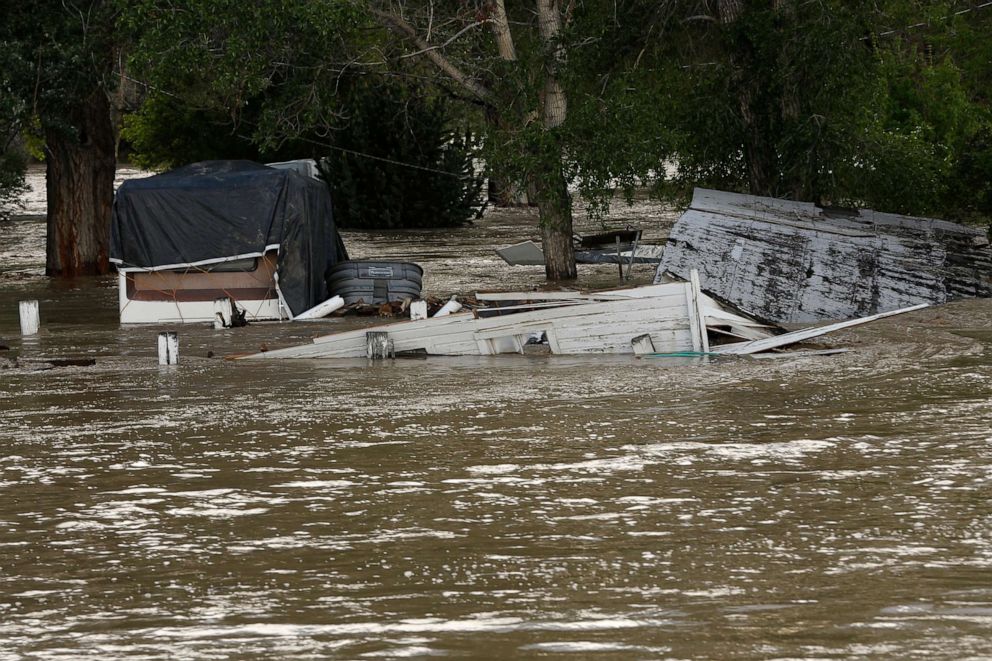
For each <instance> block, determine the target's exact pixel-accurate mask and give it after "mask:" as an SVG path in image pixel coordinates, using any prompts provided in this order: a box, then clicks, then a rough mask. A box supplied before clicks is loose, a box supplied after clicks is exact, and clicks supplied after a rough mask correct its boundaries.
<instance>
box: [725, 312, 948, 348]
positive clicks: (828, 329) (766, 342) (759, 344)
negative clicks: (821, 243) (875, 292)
mask: <svg viewBox="0 0 992 661" xmlns="http://www.w3.org/2000/svg"><path fill="white" fill-rule="evenodd" d="M927 307H930V306H929V305H928V304H926V303H922V304H920V305H913V306H911V307H908V308H903V309H901V310H892V311H890V312H882V313H879V314H875V315H872V316H870V317H862V318H861V319H850V320H848V321H840V322H837V323H835V324H827V325H826V326H819V327H817V328H804V329H802V330H797V331H793V332H791V333H785V334H783V335H775V336H774V337H767V338H765V339H762V340H753V341H751V342H737V343H735V344H724V345H722V346H719V347H714V348H713V353H719V354H726V355H737V356H740V355H746V354H752V353H758V352H759V351H769V350H770V349H776V348H778V347H784V346H787V345H789V344H796V343H797V342H803V341H804V340H810V339H813V338H814V337H819V336H821V335H826V334H827V333H832V332H834V331H838V330H841V329H844V328H852V327H854V326H860V325H861V324H867V323H869V322H871V321H876V320H878V319H884V318H885V317H892V316H894V315H897V314H904V313H906V312H913V311H915V310H922V309H923V308H927Z"/></svg>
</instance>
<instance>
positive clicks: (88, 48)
mask: <svg viewBox="0 0 992 661" xmlns="http://www.w3.org/2000/svg"><path fill="white" fill-rule="evenodd" d="M114 18H115V7H114V3H113V2H112V1H111V0H89V1H82V2H75V3H67V2H60V1H56V0H39V1H38V2H33V3H7V7H6V10H5V15H4V20H3V21H2V22H0V43H2V47H3V49H4V50H5V51H6V52H7V57H8V60H9V61H12V62H14V63H15V64H16V68H14V69H12V70H10V71H8V74H9V75H8V76H7V82H9V83H10V87H9V89H8V90H5V91H7V92H8V93H9V94H10V96H11V97H12V98H14V99H17V100H18V103H17V104H16V109H15V110H16V112H17V113H18V118H17V121H18V122H20V123H21V124H25V123H27V121H29V120H37V122H38V126H39V127H40V132H41V135H42V138H43V141H44V151H45V163H46V167H47V190H48V237H47V248H46V265H45V271H46V273H47V274H49V275H55V276H76V275H86V274H101V273H106V272H107V271H108V270H109V268H110V266H109V261H108V250H107V246H108V240H109V222H110V208H111V204H112V202H113V192H114V191H113V182H114V170H115V165H116V136H115V127H114V122H113V117H112V109H111V95H112V87H113V71H114V65H115V62H116V61H117V59H116V58H117V56H118V49H117V47H116V43H117V38H116V34H115V31H114Z"/></svg>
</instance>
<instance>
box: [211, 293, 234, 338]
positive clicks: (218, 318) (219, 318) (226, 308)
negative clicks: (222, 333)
mask: <svg viewBox="0 0 992 661" xmlns="http://www.w3.org/2000/svg"><path fill="white" fill-rule="evenodd" d="M231 309H232V308H231V299H229V298H227V297H226V296H225V297H223V298H215V299H214V329H215V330H220V329H221V328H230V327H231Z"/></svg>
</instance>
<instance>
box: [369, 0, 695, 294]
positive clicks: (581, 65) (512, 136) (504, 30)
mask: <svg viewBox="0 0 992 661" xmlns="http://www.w3.org/2000/svg"><path fill="white" fill-rule="evenodd" d="M676 4H677V3H674V2H664V1H662V2H651V3H647V2H637V1H633V0H628V1H626V2H624V1H617V2H613V1H610V2H599V1H597V0H586V1H585V2H574V1H565V0H526V1H518V2H507V1H506V0H477V1H476V2H463V3H450V4H443V5H439V4H436V3H434V2H431V1H429V0H428V1H417V0H392V1H381V0H380V1H372V2H370V3H369V5H370V11H371V12H372V13H373V15H374V16H375V17H376V18H377V19H378V20H379V21H380V22H381V23H382V24H383V25H385V26H386V27H388V28H389V29H390V30H391V31H392V32H393V33H395V34H396V35H397V36H398V37H399V38H400V39H401V40H402V42H401V44H402V45H403V47H404V49H405V51H406V52H405V54H404V57H407V58H419V59H421V60H423V61H424V62H425V63H427V65H428V66H429V67H430V68H432V69H433V70H434V71H435V72H436V73H437V74H438V76H439V80H438V81H437V83H438V84H439V85H442V86H446V87H448V88H449V89H450V90H451V93H452V94H453V95H457V96H460V97H461V98H463V99H465V100H466V101H468V102H469V103H473V104H476V105H477V106H479V107H480V108H482V109H484V116H485V117H486V119H487V120H488V122H487V125H486V126H487V129H488V130H487V135H486V144H487V158H488V160H489V163H490V167H491V168H493V169H494V170H495V171H496V172H498V173H499V175H500V176H501V178H507V179H509V180H511V181H513V180H515V181H516V183H517V184H518V185H520V186H523V187H526V189H527V190H528V191H531V192H533V194H534V197H535V198H536V202H537V206H538V209H539V214H540V229H541V239H542V247H543V250H544V255H545V270H546V274H547V277H548V278H549V279H551V280H561V279H571V278H574V277H575V276H576V268H575V255H574V251H573V248H572V199H571V194H570V192H569V185H570V184H571V183H575V184H576V185H577V186H578V187H579V188H580V189H581V190H583V191H584V192H585V193H586V194H590V195H593V197H594V199H593V200H592V201H593V202H594V205H595V206H597V207H598V208H603V207H605V205H606V204H607V203H608V200H609V196H610V194H611V192H612V191H609V190H607V189H608V188H609V187H608V185H607V182H615V180H616V179H617V178H621V179H623V180H624V181H625V182H628V183H629V182H632V181H633V179H634V175H636V174H640V175H647V174H648V172H649V170H650V169H651V168H650V167H649V166H650V165H657V164H658V162H659V161H660V160H662V159H663V158H664V157H665V156H666V155H667V145H666V143H665V141H664V140H663V139H661V138H662V137H663V136H664V135H665V131H664V128H663V127H662V126H659V123H658V122H657V121H656V120H657V118H652V120H651V121H646V120H647V116H648V115H649V114H650V110H649V109H650V108H651V107H652V105H654V103H653V94H652V93H651V92H652V90H645V89H644V88H643V87H638V86H636V85H635V86H634V88H633V89H632V88H631V87H630V86H629V85H628V84H627V83H628V82H629V81H630V76H631V75H632V72H633V70H634V69H636V66H637V61H638V57H637V54H638V50H637V49H636V48H633V47H632V46H634V45H635V44H636V45H640V46H641V47H642V49H643V48H647V47H648V41H647V40H649V39H650V37H651V35H652V34H654V35H655V36H658V35H659V34H662V33H664V31H665V28H664V24H665V21H666V20H667V17H668V16H669V14H670V10H671V8H672V7H673V6H674V5H676ZM642 73H643V72H642ZM635 78H637V80H638V83H640V84H643V83H645V82H647V81H648V79H649V77H648V76H644V75H639V76H635ZM625 120H626V121H625ZM645 156H647V158H645Z"/></svg>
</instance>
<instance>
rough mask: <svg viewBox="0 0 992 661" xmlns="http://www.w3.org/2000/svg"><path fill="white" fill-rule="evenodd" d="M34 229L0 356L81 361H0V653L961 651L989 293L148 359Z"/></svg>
mask: <svg viewBox="0 0 992 661" xmlns="http://www.w3.org/2000/svg"><path fill="white" fill-rule="evenodd" d="M628 212H629V214H630V215H629V217H630V219H631V220H632V221H633V222H636V223H645V224H648V223H650V224H651V229H652V231H657V232H658V235H660V234H662V233H663V231H664V229H663V228H664V226H665V223H666V222H670V220H671V217H672V216H671V214H670V213H668V212H666V211H664V210H663V209H660V208H657V207H653V206H652V205H650V204H647V203H641V204H640V205H639V206H638V207H636V208H635V209H633V210H623V209H621V210H620V211H619V212H618V213H617V216H618V217H621V216H623V215H624V214H626V213H628ZM611 222H612V221H611ZM617 222H622V221H617ZM531 223H532V218H531V217H530V216H529V215H528V214H527V213H526V212H517V213H499V214H491V215H489V216H487V218H486V219H485V220H483V221H481V222H479V223H477V224H475V225H474V226H472V227H470V228H467V229H463V230H457V231H439V232H407V233H381V234H374V235H359V234H354V233H350V234H348V235H347V236H346V241H347V242H348V245H349V247H350V248H351V249H352V252H353V254H355V255H357V256H363V257H364V256H368V257H372V256H376V257H391V258H400V257H402V258H407V259H408V258H412V259H414V260H415V261H417V262H419V263H421V264H423V265H424V267H425V268H426V270H427V281H426V289H427V291H429V292H431V293H437V294H448V293H452V292H456V291H473V290H474V289H476V288H479V289H498V288H503V287H521V286H530V285H535V284H539V283H541V273H540V269H528V268H523V269H520V268H518V269H510V268H509V267H504V266H502V265H501V264H500V263H499V262H498V261H497V259H496V258H495V257H494V256H493V255H492V254H491V252H490V250H491V247H492V245H493V244H497V245H501V244H503V243H510V242H513V241H516V240H521V239H523V238H528V237H529V236H530V235H531V229H530V228H531ZM583 223H588V225H587V226H588V227H593V226H594V224H593V223H589V221H586V220H583ZM43 231H44V222H43V219H42V218H40V217H39V216H37V215H27V216H21V217H19V218H17V219H15V220H13V221H10V222H6V223H0V258H2V262H0V338H2V339H0V344H4V345H7V346H9V349H8V350H6V351H0V358H2V357H4V356H6V357H8V358H9V357H11V356H13V355H17V356H19V357H20V358H21V360H22V361H29V360H31V359H37V358H43V357H53V356H56V357H90V358H95V359H96V364H95V365H94V366H92V367H75V368H59V369H53V370H47V371H28V370H23V369H20V370H3V371H0V419H2V421H0V443H2V448H3V452H2V453H0V659H21V658H38V659H60V658H74V659H79V658H84V659H115V658H128V659H132V658H147V659H172V658H190V659H197V658H202V659H215V658H342V659H354V658H367V657H370V658H376V657H380V658H397V657H421V656H452V657H459V658H492V659H502V658H535V657H553V658H576V659H579V658H581V659H586V658H588V659H608V658H616V659H621V658H623V659H627V658H632V659H656V658H710V659H737V658H740V659H751V658H762V659H764V658H815V659H822V658H852V657H888V658H923V657H927V658H946V659H959V658H988V657H990V656H992V504H990V497H992V331H990V329H992V304H990V302H989V301H971V302H962V303H956V304H952V305H949V306H944V307H941V308H938V309H932V310H925V311H922V312H918V313H914V314H912V315H908V316H905V317H897V318H893V319H888V320H884V321H882V322H879V323H876V324H873V325H870V326H866V327H863V328H861V329H857V330H855V331H849V332H845V333H840V334H837V335H835V336H833V337H832V338H831V339H829V340H828V341H825V342H824V345H825V346H846V347H849V348H851V349H852V351H851V352H850V353H847V354H843V355H838V356H830V357H809V358H780V359H775V360H753V359H731V360H721V361H711V362H698V361H696V362H694V361H690V360H679V361H673V360H663V359H643V360H637V359H634V358H627V357H599V358H596V357H581V358H567V357H553V356H552V357H549V356H502V357H494V358H431V359H428V360H398V361H396V362H386V363H383V364H375V365H370V364H367V363H366V361H364V360H362V361H324V362H321V361H273V362H269V363H232V362H227V361H223V360H221V359H220V358H219V357H215V358H208V357H207V355H208V352H213V353H214V354H216V355H217V356H220V355H223V354H226V353H231V352H237V351H247V350H253V349H255V348H257V347H258V346H259V345H260V344H262V343H265V344H267V345H269V346H282V345H288V344H292V343H294V342H298V341H303V340H306V339H307V338H308V337H309V336H310V335H312V334H314V333H316V332H325V331H330V330H333V329H338V328H345V327H349V325H351V324H355V323H365V322H356V321H355V320H347V319H346V320H335V321H328V322H318V323H315V324H307V325H297V324H255V325H252V326H250V327H248V328H246V329H237V330H225V331H213V330H211V329H209V328H207V327H206V326H188V327H182V328H180V329H179V332H180V341H181V364H180V365H179V366H178V367H172V368H163V367H159V366H158V365H157V364H156V357H155V351H156V349H155V336H156V334H157V332H158V331H160V330H163V329H162V328H160V327H138V328H121V327H120V326H119V325H118V324H117V316H116V315H117V310H116V300H117V299H116V289H115V286H116V283H115V281H114V280H113V279H90V280H82V281H77V282H72V283H60V282H52V281H48V280H46V279H45V278H44V277H42V276H41V275H40V272H41V270H42V267H43ZM580 268H581V269H582V273H583V276H582V277H583V284H590V285H596V284H604V285H609V284H613V281H614V274H613V271H612V268H611V267H595V268H592V267H580ZM650 276H651V274H650V268H649V267H638V269H637V270H635V280H637V281H639V282H646V281H648V280H649V279H650ZM25 298H38V299H40V301H41V307H42V328H43V329H42V332H41V334H40V335H39V336H38V337H37V338H35V339H31V340H21V339H20V338H19V336H18V327H17V310H16V302H17V301H18V300H22V299H25Z"/></svg>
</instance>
